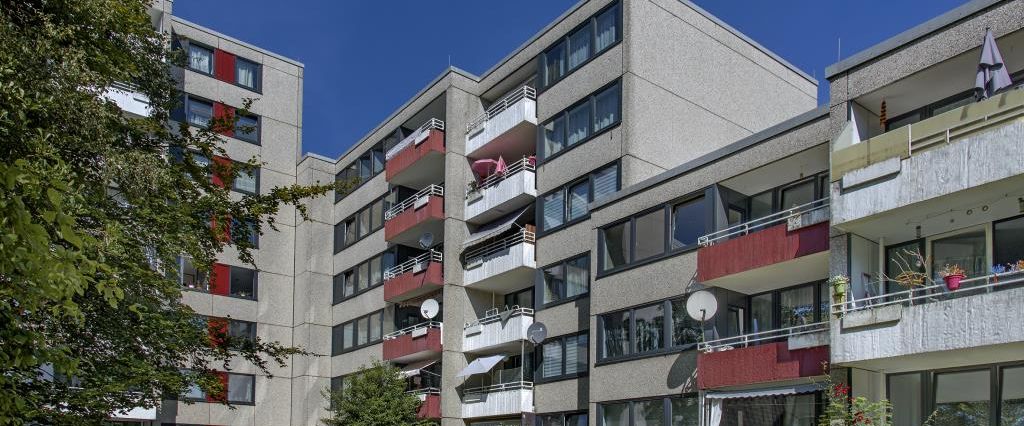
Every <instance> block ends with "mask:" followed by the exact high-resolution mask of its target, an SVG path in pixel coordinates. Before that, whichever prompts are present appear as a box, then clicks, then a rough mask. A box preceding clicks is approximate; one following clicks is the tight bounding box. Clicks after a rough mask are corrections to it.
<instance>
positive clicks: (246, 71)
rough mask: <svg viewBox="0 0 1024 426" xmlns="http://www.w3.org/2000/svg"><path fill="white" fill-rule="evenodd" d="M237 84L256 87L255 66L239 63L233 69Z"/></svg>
mask: <svg viewBox="0 0 1024 426" xmlns="http://www.w3.org/2000/svg"><path fill="white" fill-rule="evenodd" d="M235 74H236V78H237V79H238V84H241V85H243V86H247V87H256V67H254V66H251V65H249V64H244V65H239V66H238V67H237V69H236V71H235Z"/></svg>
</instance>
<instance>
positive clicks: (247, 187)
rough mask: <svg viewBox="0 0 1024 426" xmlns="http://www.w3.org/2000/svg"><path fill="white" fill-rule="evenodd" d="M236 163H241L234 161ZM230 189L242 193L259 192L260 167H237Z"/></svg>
mask: <svg viewBox="0 0 1024 426" xmlns="http://www.w3.org/2000/svg"><path fill="white" fill-rule="evenodd" d="M235 164H236V165H238V164H242V163H238V162H235ZM231 189H232V190H235V191H238V192H241V193H243V194H253V195H255V194H259V192H260V169H259V168H254V169H252V170H244V169H242V168H238V170H237V171H236V172H235V180H234V181H233V182H231Z"/></svg>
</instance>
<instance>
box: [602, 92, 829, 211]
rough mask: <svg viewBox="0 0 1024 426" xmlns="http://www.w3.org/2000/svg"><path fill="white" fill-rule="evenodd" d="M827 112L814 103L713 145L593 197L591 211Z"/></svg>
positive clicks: (779, 133) (758, 142)
mask: <svg viewBox="0 0 1024 426" xmlns="http://www.w3.org/2000/svg"><path fill="white" fill-rule="evenodd" d="M828 114H829V110H828V106H826V105H822V106H819V107H817V108H815V109H812V110H810V111H807V112H804V113H801V114H800V115H797V116H795V117H793V118H790V119H788V120H786V121H783V122H781V123H779V124H776V125H774V126H772V127H769V128H767V129H764V130H762V131H760V132H757V133H754V134H752V135H750V136H747V137H745V138H743V139H740V140H738V141H736V142H733V143H731V144H728V145H726V146H723V147H721V148H718V149H716V150H714V151H711V152H709V153H707V154H704V155H702V156H700V157H697V158H694V159H693V160H690V161H687V162H685V163H683V164H680V165H678V166H676V167H673V168H671V169H668V170H666V171H664V172H661V173H659V174H657V175H654V176H652V177H650V178H647V179H645V180H642V181H640V182H638V183H636V184H634V185H631V186H629V187H626V188H622V189H620V190H618V191H616V192H613V193H611V194H608V195H605V196H603V197H601V198H598V199H597V200H595V201H593V202H591V203H590V211H591V212H594V211H596V210H599V209H601V208H604V207H606V206H608V205H609V204H612V203H614V202H616V201H619V200H622V199H624V198H628V197H630V196H632V195H634V194H637V193H639V192H642V191H646V190H648V189H651V188H653V187H656V186H658V185H661V184H663V183H665V182H668V181H670V180H672V179H675V178H677V177H679V176H681V175H684V174H687V173H689V172H692V171H694V170H696V169H699V168H701V167H705V166H708V165H710V164H712V163H715V162H717V161H719V160H721V159H723V158H725V157H728V156H730V155H734V154H737V153H739V152H741V151H744V150H746V149H748V148H751V147H753V146H756V145H758V144H760V143H762V142H765V141H767V140H768V139H771V138H773V137H776V136H779V135H781V134H783V133H786V132H789V131H792V130H795V129H797V128H800V127H803V126H805V125H807V124H809V123H811V122H813V121H815V120H817V119H820V118H822V117H827V116H828Z"/></svg>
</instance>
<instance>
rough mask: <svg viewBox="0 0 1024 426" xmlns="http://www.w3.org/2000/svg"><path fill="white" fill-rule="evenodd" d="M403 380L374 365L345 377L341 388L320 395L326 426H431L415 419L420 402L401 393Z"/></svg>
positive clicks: (388, 368)
mask: <svg viewBox="0 0 1024 426" xmlns="http://www.w3.org/2000/svg"><path fill="white" fill-rule="evenodd" d="M405 388H406V382H405V377H403V376H402V374H401V371H400V370H399V369H397V368H395V367H393V366H391V365H390V364H385V363H381V362H379V361H374V363H373V365H372V366H371V367H369V368H367V367H365V366H364V367H361V368H360V369H359V371H358V372H356V373H355V374H352V375H350V376H345V387H344V389H343V390H339V391H336V392H324V396H325V397H327V398H328V400H329V401H330V405H331V417H330V418H326V419H323V422H324V424H326V425H328V426H343V425H344V426H406V425H419V426H425V425H435V424H437V422H435V421H432V420H421V419H418V418H417V417H416V411H417V410H418V409H419V406H420V400H419V399H418V398H417V397H416V396H415V395H411V394H409V393H407V392H406V391H405Z"/></svg>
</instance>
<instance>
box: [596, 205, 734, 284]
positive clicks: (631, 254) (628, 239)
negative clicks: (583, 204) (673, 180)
mask: <svg viewBox="0 0 1024 426" xmlns="http://www.w3.org/2000/svg"><path fill="white" fill-rule="evenodd" d="M705 199H706V197H705V196H704V195H701V196H697V197H693V198H690V199H688V200H687V201H683V202H672V203H669V204H666V205H664V206H661V207H657V208H654V209H650V210H647V211H644V212H641V213H638V214H636V215H634V216H632V217H630V218H627V219H625V220H623V221H621V222H619V223H615V224H612V225H609V226H606V227H605V228H603V229H601V230H600V232H598V239H599V240H600V242H601V244H600V248H601V250H602V254H601V257H599V258H598V259H599V260H600V263H599V264H598V271H600V272H602V273H604V272H609V271H616V270H620V269H624V268H626V267H629V266H632V265H634V264H637V263H640V262H643V261H646V260H650V259H657V258H660V257H663V256H666V255H668V254H672V253H678V252H681V251H684V250H692V249H695V248H697V239H698V238H699V237H700V236H701V235H704V234H705V233H706V232H707V229H708V228H709V227H710V224H711V220H710V218H711V216H712V215H713V214H714V212H713V211H712V210H713V209H711V208H710V207H711V206H709V205H708V203H706V202H705V201H704V200H705ZM667 220H671V223H669V224H666V221H667ZM666 234H670V235H671V237H668V236H666ZM669 240H670V241H669Z"/></svg>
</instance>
